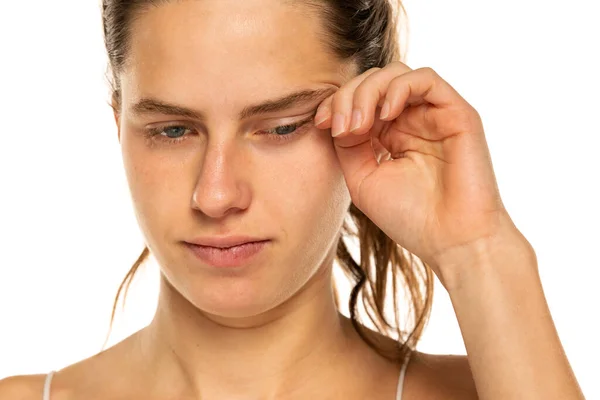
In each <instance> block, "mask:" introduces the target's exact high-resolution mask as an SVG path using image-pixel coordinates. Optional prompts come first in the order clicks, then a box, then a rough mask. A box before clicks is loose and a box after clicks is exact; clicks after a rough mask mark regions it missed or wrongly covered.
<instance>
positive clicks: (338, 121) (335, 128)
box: [331, 113, 346, 137]
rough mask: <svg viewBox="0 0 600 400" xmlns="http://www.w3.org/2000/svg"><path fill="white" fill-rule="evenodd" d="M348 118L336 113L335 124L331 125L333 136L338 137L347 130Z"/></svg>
mask: <svg viewBox="0 0 600 400" xmlns="http://www.w3.org/2000/svg"><path fill="white" fill-rule="evenodd" d="M345 122H346V118H344V115H343V114H340V113H335V114H334V116H333V123H332V125H331V136H333V137H336V136H339V135H341V134H342V133H344V131H345V130H346V126H345V125H346V124H345Z"/></svg>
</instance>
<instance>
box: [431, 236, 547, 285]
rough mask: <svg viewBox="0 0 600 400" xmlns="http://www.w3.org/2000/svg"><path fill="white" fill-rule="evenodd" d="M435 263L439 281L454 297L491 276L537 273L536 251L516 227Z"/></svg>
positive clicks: (454, 252)
mask: <svg viewBox="0 0 600 400" xmlns="http://www.w3.org/2000/svg"><path fill="white" fill-rule="evenodd" d="M434 262H435V266H436V268H437V270H438V271H440V275H441V276H440V277H439V278H440V281H441V282H442V284H443V285H444V287H445V288H446V290H448V292H449V293H450V295H451V296H452V294H453V292H455V291H457V290H460V289H461V288H463V287H464V286H465V285H467V284H470V283H475V284H477V282H478V281H479V280H481V279H483V277H484V276H489V275H490V274H492V275H497V274H499V273H500V274H502V273H503V272H507V273H511V271H514V272H525V271H518V270H523V269H527V270H528V271H530V272H536V273H537V257H536V254H535V250H534V249H533V247H532V246H531V244H530V243H529V241H528V240H527V239H526V238H525V236H523V234H522V233H521V232H520V231H519V230H518V229H517V228H516V227H514V225H512V227H507V229H504V230H503V231H502V232H500V233H498V234H496V235H494V236H491V237H488V238H485V239H480V240H477V241H475V242H473V243H470V244H469V245H465V246H461V247H456V248H453V249H450V250H448V251H446V252H445V253H444V254H443V255H440V256H439V257H437V258H436V259H435V261H434ZM515 269H517V271H515ZM532 270H533V271H532ZM497 276H498V275H497Z"/></svg>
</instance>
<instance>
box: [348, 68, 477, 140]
mask: <svg viewBox="0 0 600 400" xmlns="http://www.w3.org/2000/svg"><path fill="white" fill-rule="evenodd" d="M392 65H393V66H392ZM402 71H404V72H403V73H402ZM382 102H383V106H382V110H381V114H380V119H382V120H384V121H390V120H393V119H395V118H397V117H398V116H399V115H400V114H401V113H402V112H403V111H404V110H405V109H406V108H407V107H408V106H411V105H420V104H424V103H429V104H431V105H434V106H436V107H447V106H449V105H451V104H456V103H460V104H467V103H466V101H465V100H464V99H463V98H462V97H461V96H460V94H458V92H456V90H454V88H452V86H450V85H449V84H448V83H447V82H446V81H444V80H443V79H442V78H441V77H440V76H439V75H438V74H437V73H436V72H435V71H433V69H431V68H419V69H416V70H410V69H409V68H408V67H407V66H405V65H404V64H402V63H399V62H398V63H393V64H390V68H389V69H388V70H385V68H384V70H382V71H381V73H379V74H377V75H374V76H372V77H371V79H368V80H365V81H364V82H363V84H362V85H361V87H359V88H357V95H356V96H355V104H354V108H355V109H361V110H363V109H364V110H365V111H364V112H365V113H366V115H371V116H373V117H374V114H375V113H374V109H375V107H376V105H377V104H381V103H382ZM372 123H373V121H372V120H371V119H368V120H366V121H364V123H363V124H361V125H360V127H358V128H356V129H355V130H354V131H353V133H355V134H357V135H360V134H363V133H366V132H368V131H369V129H370V127H371V124H372Z"/></svg>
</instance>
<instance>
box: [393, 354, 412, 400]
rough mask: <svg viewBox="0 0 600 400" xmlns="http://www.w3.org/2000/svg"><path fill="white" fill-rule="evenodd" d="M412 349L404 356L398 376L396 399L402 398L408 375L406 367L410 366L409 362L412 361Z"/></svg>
mask: <svg viewBox="0 0 600 400" xmlns="http://www.w3.org/2000/svg"><path fill="white" fill-rule="evenodd" d="M411 354H412V351H411V350H409V351H408V353H407V354H406V357H404V361H403V362H402V366H401V367H400V376H399V377H398V389H397V390H396V400H402V389H403V388H404V377H405V376H406V367H408V362H409V361H410V356H411Z"/></svg>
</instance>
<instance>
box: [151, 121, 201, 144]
mask: <svg viewBox="0 0 600 400" xmlns="http://www.w3.org/2000/svg"><path fill="white" fill-rule="evenodd" d="M193 131H194V129H193V128H190V127H188V126H186V125H165V126H157V127H155V128H148V129H147V130H146V132H145V136H146V138H147V139H149V140H150V141H151V142H153V143H155V142H165V143H173V144H175V143H180V142H183V141H184V140H186V138H187V137H188V136H189V135H187V136H186V133H188V132H193Z"/></svg>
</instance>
